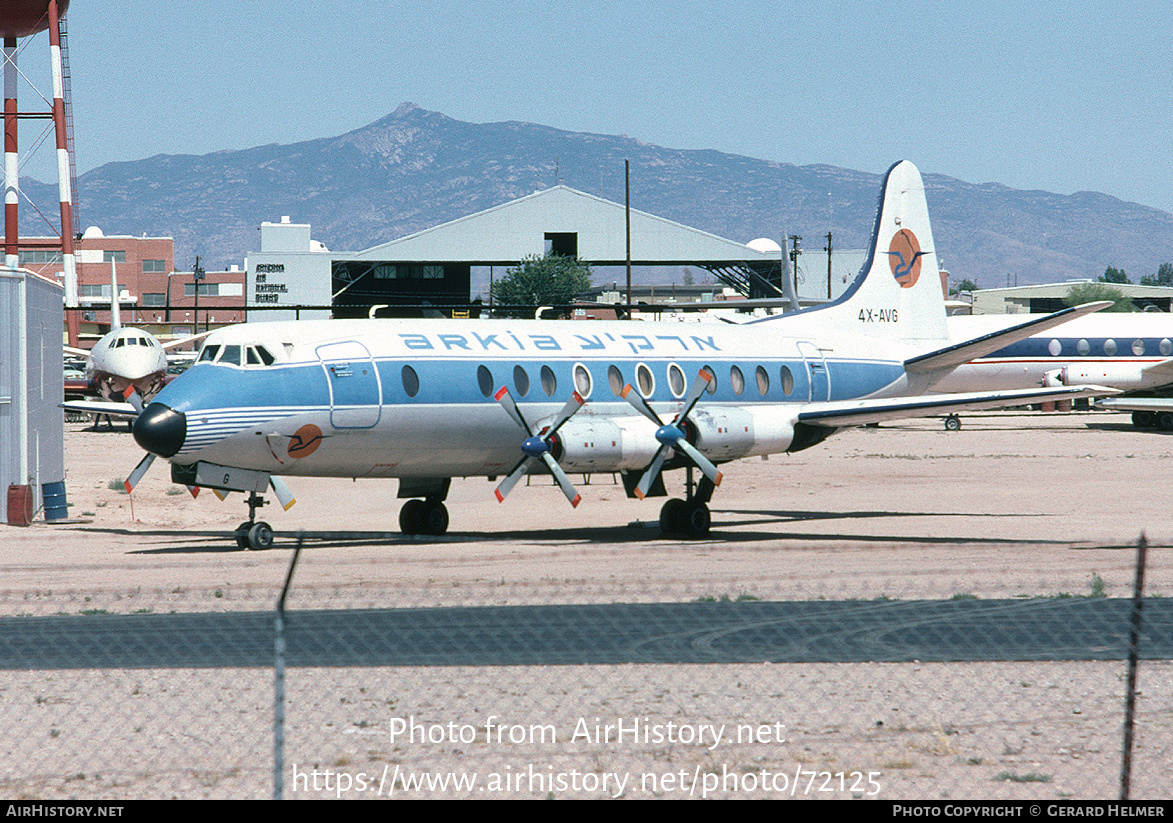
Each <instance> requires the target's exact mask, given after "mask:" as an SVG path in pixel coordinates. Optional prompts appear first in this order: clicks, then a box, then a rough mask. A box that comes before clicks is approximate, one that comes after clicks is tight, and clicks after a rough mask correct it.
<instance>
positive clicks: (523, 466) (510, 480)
mask: <svg viewBox="0 0 1173 823" xmlns="http://www.w3.org/2000/svg"><path fill="white" fill-rule="evenodd" d="M533 459H534V458H533V457H529V456H526V457H523V458H521V460H520V461H518V463H517V465H516V466H514V467H513V470H512V471H510V472H509V474H507V475H505V479H504V480H502V481H501V482H500V484H498V486H497V488H496V490H495V492H494V494H496V495H497V502H498V503H504V502H505V496H506V495H507V494H509V492H511V491H513V487H514V486H516V485H517V481H518V480H520V479H521V478H522V476H524V475H525V473H526V472H527V471H528V470H529V464H530V461H532V460H533Z"/></svg>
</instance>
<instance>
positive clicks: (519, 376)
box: [513, 365, 529, 397]
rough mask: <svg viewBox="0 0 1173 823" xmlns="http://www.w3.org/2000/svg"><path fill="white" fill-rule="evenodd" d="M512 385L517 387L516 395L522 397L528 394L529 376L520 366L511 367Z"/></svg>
mask: <svg viewBox="0 0 1173 823" xmlns="http://www.w3.org/2000/svg"><path fill="white" fill-rule="evenodd" d="M513 385H515V386H517V393H518V394H520V395H521V396H522V397H525V396H526V395H527V394H529V375H528V374H526V373H525V369H524V368H522V367H521V366H520V365H518V366H514V367H513Z"/></svg>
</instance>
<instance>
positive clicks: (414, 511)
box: [399, 497, 448, 535]
mask: <svg viewBox="0 0 1173 823" xmlns="http://www.w3.org/2000/svg"><path fill="white" fill-rule="evenodd" d="M399 530H400V531H401V532H403V533H404V534H428V535H441V534H444V533H445V532H446V531H448V507H447V506H445V505H444V501H443V500H440V499H438V498H435V497H426V498H424V499H423V500H420V499H419V498H418V497H415V498H412V499H411V500H408V501H407V502H406V503H404V504H403V508H402V509H400V510H399Z"/></svg>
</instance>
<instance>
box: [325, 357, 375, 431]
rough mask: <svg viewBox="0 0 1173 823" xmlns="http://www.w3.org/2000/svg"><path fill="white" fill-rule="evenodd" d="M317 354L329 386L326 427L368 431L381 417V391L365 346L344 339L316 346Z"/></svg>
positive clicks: (373, 363) (373, 364)
mask: <svg viewBox="0 0 1173 823" xmlns="http://www.w3.org/2000/svg"><path fill="white" fill-rule="evenodd" d="M317 352H318V359H319V360H321V361H322V368H323V369H324V370H325V372H326V384H327V385H328V386H329V387H330V425H332V426H333V427H334V428H336V429H369V428H372V427H373V426H374V425H375V424H376V423H378V422H379V417H380V415H381V414H382V388H381V386H380V384H379V373H378V371H376V369H375V361H374V360H373V359H372V358H371V353H370V352H369V351H367V347H366V346H364V345H363V344H362V343H359V342H357V341H353V340H347V341H345V342H342V343H326V344H325V345H322V346H318V348H317Z"/></svg>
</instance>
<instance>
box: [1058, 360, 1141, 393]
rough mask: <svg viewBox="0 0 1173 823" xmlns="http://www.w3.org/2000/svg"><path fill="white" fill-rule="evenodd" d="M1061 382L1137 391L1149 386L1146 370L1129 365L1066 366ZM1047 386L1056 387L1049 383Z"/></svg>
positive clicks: (1088, 364) (1093, 364) (1095, 364)
mask: <svg viewBox="0 0 1173 823" xmlns="http://www.w3.org/2000/svg"><path fill="white" fill-rule="evenodd" d="M1060 382H1061V383H1062V384H1063V385H1064V386H1082V385H1085V384H1091V385H1095V386H1111V387H1112V388H1114V389H1123V390H1126V391H1127V390H1136V389H1143V388H1147V387H1148V386H1149V381H1147V380H1146V379H1145V375H1144V370H1142V369H1141V368H1140V366H1133V365H1131V364H1128V363H1080V364H1077V365H1071V366H1065V367H1064V368H1063V369H1062V370H1061V375H1060ZM1046 385H1048V386H1049V385H1054V384H1051V383H1047V384H1046Z"/></svg>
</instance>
